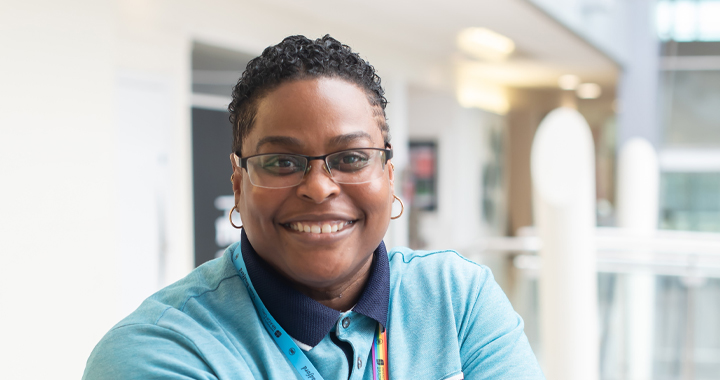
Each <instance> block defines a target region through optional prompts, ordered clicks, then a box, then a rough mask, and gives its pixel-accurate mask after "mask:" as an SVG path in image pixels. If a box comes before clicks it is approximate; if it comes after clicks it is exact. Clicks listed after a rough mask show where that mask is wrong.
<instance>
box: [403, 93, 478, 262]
mask: <svg viewBox="0 0 720 380" xmlns="http://www.w3.org/2000/svg"><path fill="white" fill-rule="evenodd" d="M409 99H410V100H409V120H410V127H409V134H410V135H409V137H410V140H419V141H436V142H437V147H438V158H437V161H438V162H437V171H438V178H437V196H438V199H437V200H438V207H437V210H436V211H424V212H422V214H421V216H420V221H419V229H420V233H421V234H422V238H423V239H424V240H425V242H426V243H427V247H426V248H427V249H450V248H452V249H458V250H460V251H461V253H463V254H465V255H469V254H470V252H462V247H465V246H469V245H471V243H473V242H474V241H475V240H476V239H478V238H479V237H480V236H482V235H483V234H486V233H487V229H486V228H485V227H484V226H483V225H482V222H481V212H482V208H481V197H480V196H481V173H482V161H483V157H484V155H485V154H486V152H485V149H486V148H485V144H486V142H485V141H484V133H483V132H484V130H483V128H486V127H487V122H486V118H487V117H488V116H489V115H488V114H487V113H485V112H483V111H480V110H478V109H468V108H462V107H461V106H460V105H459V104H458V103H457V101H456V100H455V98H454V97H453V96H452V95H451V94H448V93H444V92H442V91H429V90H421V89H417V88H416V89H414V91H412V92H411V93H410V97H409Z"/></svg>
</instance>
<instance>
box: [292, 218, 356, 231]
mask: <svg viewBox="0 0 720 380" xmlns="http://www.w3.org/2000/svg"><path fill="white" fill-rule="evenodd" d="M353 223H354V221H352V220H349V221H342V222H337V221H332V222H330V221H328V222H322V221H320V222H313V221H305V222H292V223H286V224H284V225H285V226H286V227H288V228H290V229H292V230H295V231H297V232H303V233H310V234H331V233H333V232H338V231H342V230H343V229H344V228H346V227H347V226H349V225H351V224H353Z"/></svg>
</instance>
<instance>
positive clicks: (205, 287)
mask: <svg viewBox="0 0 720 380" xmlns="http://www.w3.org/2000/svg"><path fill="white" fill-rule="evenodd" d="M231 248H232V246H231V247H230V248H228V251H230V250H231ZM228 251H226V253H225V254H224V255H223V256H221V257H219V258H217V259H214V260H211V261H208V262H206V263H204V264H202V265H200V266H199V267H197V268H195V269H194V270H192V271H191V272H190V273H188V275H186V276H185V277H184V278H182V279H180V280H178V281H176V282H174V283H172V284H170V285H168V286H166V287H165V288H163V289H160V290H159V291H158V292H156V293H155V294H153V295H151V296H150V297H148V298H147V299H146V300H145V301H144V302H143V303H142V304H141V305H140V306H139V307H138V308H137V309H136V310H135V311H134V312H133V313H131V314H130V315H129V316H127V317H126V318H125V319H123V320H122V321H120V322H119V323H118V324H117V325H116V326H115V328H118V327H122V326H126V325H133V324H143V323H150V324H157V323H158V322H159V321H160V320H161V319H163V318H164V317H166V316H168V315H169V314H172V313H173V312H180V313H181V314H183V313H184V312H185V309H186V307H187V305H188V304H189V303H197V302H200V303H201V304H209V303H212V299H213V298H216V297H218V296H219V297H222V295H221V294H220V293H224V292H228V290H229V289H227V288H228V286H227V285H229V284H227V282H228V280H232V279H233V278H235V277H237V271H236V270H235V267H234V266H233V265H232V262H231V261H230V257H229V254H228ZM231 282H232V281H231Z"/></svg>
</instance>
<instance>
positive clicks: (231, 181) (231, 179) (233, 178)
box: [230, 173, 235, 185]
mask: <svg viewBox="0 0 720 380" xmlns="http://www.w3.org/2000/svg"><path fill="white" fill-rule="evenodd" d="M230 183H232V184H233V185H234V184H235V173H233V174H230Z"/></svg>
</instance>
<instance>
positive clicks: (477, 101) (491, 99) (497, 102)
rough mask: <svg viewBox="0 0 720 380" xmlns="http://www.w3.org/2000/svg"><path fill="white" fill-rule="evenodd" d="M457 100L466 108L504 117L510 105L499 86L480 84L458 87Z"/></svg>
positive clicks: (467, 84)
mask: <svg viewBox="0 0 720 380" xmlns="http://www.w3.org/2000/svg"><path fill="white" fill-rule="evenodd" d="M457 100H458V103H460V105H461V106H463V107H466V108H480V109H483V110H485V111H489V112H493V113H496V114H499V115H505V114H506V113H507V112H508V110H509V109H510V104H509V102H508V99H507V95H506V94H505V91H504V89H503V88H502V87H500V86H494V85H490V84H480V83H466V84H463V85H461V86H459V87H458V89H457Z"/></svg>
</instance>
